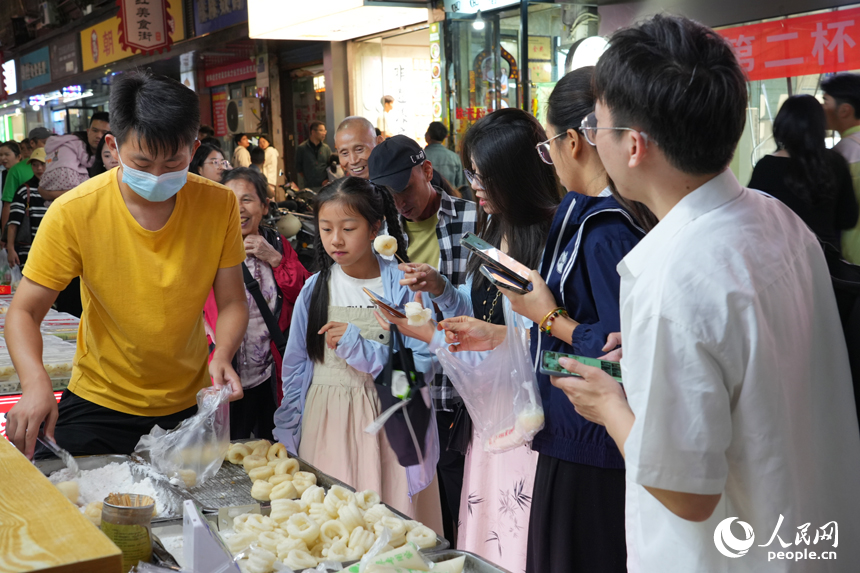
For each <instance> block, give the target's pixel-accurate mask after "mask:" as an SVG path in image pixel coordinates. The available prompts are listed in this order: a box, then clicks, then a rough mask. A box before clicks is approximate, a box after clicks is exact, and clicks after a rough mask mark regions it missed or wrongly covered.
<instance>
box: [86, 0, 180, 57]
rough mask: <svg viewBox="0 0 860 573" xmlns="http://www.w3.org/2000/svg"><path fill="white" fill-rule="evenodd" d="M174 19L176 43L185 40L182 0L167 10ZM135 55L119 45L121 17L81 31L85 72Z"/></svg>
mask: <svg viewBox="0 0 860 573" xmlns="http://www.w3.org/2000/svg"><path fill="white" fill-rule="evenodd" d="M167 13H168V15H169V16H170V17H171V18H172V26H171V29H172V30H173V32H172V33H171V34H170V37H171V38H173V42H174V43H176V42H178V41H180V40H184V39H185V22H184V20H183V17H182V2H181V0H171V1H170V4H169V6H168V8H167ZM132 55H134V53H133V52H132V51H131V50H124V49H122V47H121V46H120V45H119V16H114V17H113V18H108V19H107V20H104V21H103V22H99V23H98V24H96V25H95V26H90V27H89V28H86V29H85V30H82V31H81V61H82V62H83V67H84V71H86V70H91V69H93V68H97V67H99V66H103V65H105V64H110V63H111V62H116V61H118V60H122V59H124V58H127V57H129V56H132Z"/></svg>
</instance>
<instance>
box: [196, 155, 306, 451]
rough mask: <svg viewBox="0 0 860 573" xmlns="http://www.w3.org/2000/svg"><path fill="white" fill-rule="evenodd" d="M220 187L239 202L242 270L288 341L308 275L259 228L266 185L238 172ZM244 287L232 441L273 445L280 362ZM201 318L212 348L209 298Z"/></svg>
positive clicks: (282, 244)
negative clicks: (245, 321)
mask: <svg viewBox="0 0 860 573" xmlns="http://www.w3.org/2000/svg"><path fill="white" fill-rule="evenodd" d="M222 183H223V184H224V185H226V186H227V187H229V188H231V189H232V190H233V192H234V193H236V198H237V199H238V201H239V218H240V221H241V224H242V236H243V237H244V239H245V252H246V254H247V257H246V259H245V263H244V266H245V267H247V269H248V274H250V276H251V277H252V278H253V279H254V280H256V281H257V283H258V284H259V285H260V291H261V293H262V295H263V298H264V299H265V301H266V304H267V306H268V309H267V311H268V312H270V313H271V314H272V315H273V316H274V317H276V318H277V320H278V327H279V328H280V330H281V334H283V336H284V337H286V336H287V334H288V333H289V331H290V320H291V318H292V315H293V306H294V305H295V302H296V298H297V297H298V296H299V292H301V290H302V286H304V284H305V280H307V278H308V277H309V276H310V273H308V271H307V270H305V268H304V267H303V266H302V264H301V263H300V262H299V259H298V256H297V255H296V252H295V251H294V250H293V248H292V247H291V246H290V244H289V243H288V242H287V240H286V239H285V238H284V237H283V236H281V235H280V234H279V233H278V232H277V231H275V230H273V229H270V228H268V227H263V226H261V225H260V222H261V221H262V219H263V215H264V214H265V213H266V212H267V210H268V199H267V194H266V192H267V190H268V183H267V182H266V179H265V177H263V176H262V175H260V174H259V173H257V172H256V171H252V170H251V169H248V168H245V167H240V168H237V169H233V170H232V171H227V172H225V173H224V178H223V179H222ZM247 276H248V275H247V274H246V277H247ZM245 282H246V286H245V295H246V296H247V298H248V330H247V331H246V332H245V338H244V339H243V340H242V345H241V346H240V347H239V352H237V353H236V356H235V357H234V358H233V363H234V367H235V368H236V372H238V373H239V377H240V378H241V380H242V388H243V389H244V391H245V396H244V398H242V399H241V400H239V401H237V402H232V403H231V404H230V439H232V440H238V439H242V438H249V437H250V436H251V433H253V434H254V436H255V437H257V438H265V439H268V440H271V439H273V438H272V428H274V426H275V423H274V415H275V410H276V409H277V408H278V406H279V405H280V402H281V383H280V380H281V364H282V362H283V356H281V354H280V351H279V350H278V348H277V345H276V343H275V340H273V337H272V336H271V335H270V333H269V328H268V327H267V326H266V320H265V318H264V316H263V311H262V310H261V309H260V307H259V306H258V305H257V301H256V300H254V297H253V295H252V294H251V293H250V292H249V291H248V287H247V283H248V280H247V278H246V281H245ZM204 314H205V318H206V332H207V335H208V336H209V341H210V345H211V344H212V341H213V340H215V326H216V324H217V322H218V312H217V308H216V305H215V297H214V294H212V293H210V294H209V300H207V301H206V306H205V308H204Z"/></svg>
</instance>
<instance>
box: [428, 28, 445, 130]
mask: <svg viewBox="0 0 860 573" xmlns="http://www.w3.org/2000/svg"><path fill="white" fill-rule="evenodd" d="M430 85H431V88H430V89H431V90H432V96H433V99H432V102H433V114H432V115H433V121H442V111H443V109H444V106H443V105H442V26H440V25H439V23H438V22H433V23H432V24H430Z"/></svg>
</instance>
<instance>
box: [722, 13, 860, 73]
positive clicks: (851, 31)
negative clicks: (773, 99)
mask: <svg viewBox="0 0 860 573" xmlns="http://www.w3.org/2000/svg"><path fill="white" fill-rule="evenodd" d="M717 32H719V33H720V35H722V36H723V37H724V38H725V39H726V40H728V41H729V43H730V44H731V45H732V48H733V49H734V52H735V55H736V56H737V58H738V61H739V62H740V64H741V67H743V69H744V71H745V72H746V74H747V77H748V78H749V79H750V80H769V79H774V78H785V77H791V76H803V75H810V74H821V73H831V72H842V71H847V70H856V69H857V68H860V44H859V43H860V8H852V9H851V10H838V11H835V12H825V13H821V14H813V15H811V16H800V17H797V18H784V19H782V20H776V21H773V22H763V23H761V24H751V25H749V26H734V27H731V28H723V29H721V30H717Z"/></svg>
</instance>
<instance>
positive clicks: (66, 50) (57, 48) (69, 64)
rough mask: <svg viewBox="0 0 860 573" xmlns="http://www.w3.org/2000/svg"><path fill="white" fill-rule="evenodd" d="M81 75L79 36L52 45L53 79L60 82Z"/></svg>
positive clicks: (69, 37) (68, 37) (66, 38)
mask: <svg viewBox="0 0 860 573" xmlns="http://www.w3.org/2000/svg"><path fill="white" fill-rule="evenodd" d="M79 73H81V57H80V50H78V36H77V35H76V34H75V35H72V36H67V37H65V38H63V39H61V40H59V41H57V42H55V43H53V44H51V78H52V79H54V80H60V79H63V78H67V77H69V76H74V75H77V74H79Z"/></svg>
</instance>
